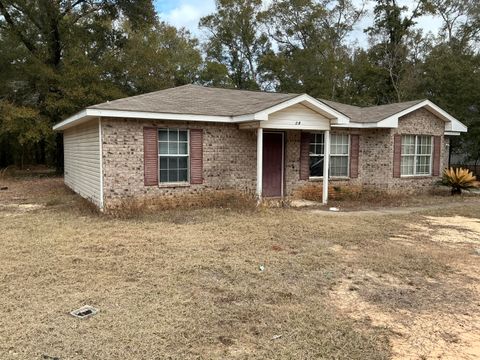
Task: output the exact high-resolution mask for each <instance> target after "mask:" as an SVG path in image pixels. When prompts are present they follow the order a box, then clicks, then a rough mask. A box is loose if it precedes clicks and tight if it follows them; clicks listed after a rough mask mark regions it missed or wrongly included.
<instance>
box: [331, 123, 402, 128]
mask: <svg viewBox="0 0 480 360" xmlns="http://www.w3.org/2000/svg"><path fill="white" fill-rule="evenodd" d="M332 127H333V128H345V129H348V128H352V129H391V128H395V127H397V126H392V125H391V124H387V123H385V124H380V123H355V122H351V123H350V124H341V125H338V124H333V125H332Z"/></svg>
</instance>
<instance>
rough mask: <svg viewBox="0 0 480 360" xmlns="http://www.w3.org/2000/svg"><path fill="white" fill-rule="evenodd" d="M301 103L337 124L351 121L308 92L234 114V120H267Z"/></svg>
mask: <svg viewBox="0 0 480 360" xmlns="http://www.w3.org/2000/svg"><path fill="white" fill-rule="evenodd" d="M300 103H303V104H304V105H306V106H308V107H309V108H310V109H312V110H314V111H316V112H318V113H320V114H322V115H324V116H325V117H327V118H329V119H330V120H331V121H333V122H334V123H336V124H348V123H349V122H350V119H349V118H348V117H347V116H345V115H343V114H342V113H340V112H338V111H336V110H334V109H332V108H331V107H330V106H328V105H326V104H324V103H322V102H321V101H318V100H317V99H315V98H313V97H311V96H310V95H307V94H303V95H299V96H296V97H294V98H293V99H290V100H287V101H284V102H282V103H280V104H277V105H274V106H272V107H270V108H268V109H265V110H262V111H259V112H257V113H255V114H250V115H242V116H234V117H233V121H234V122H243V121H252V120H264V121H266V120H268V115H270V114H272V113H275V112H277V111H280V110H283V109H286V108H288V107H290V106H293V105H296V104H300Z"/></svg>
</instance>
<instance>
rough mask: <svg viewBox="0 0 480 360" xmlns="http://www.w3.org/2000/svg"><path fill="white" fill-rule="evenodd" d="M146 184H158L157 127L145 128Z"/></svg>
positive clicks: (144, 157)
mask: <svg viewBox="0 0 480 360" xmlns="http://www.w3.org/2000/svg"><path fill="white" fill-rule="evenodd" d="M143 159H144V164H143V166H144V183H145V186H153V185H158V132H157V128H155V127H145V128H143Z"/></svg>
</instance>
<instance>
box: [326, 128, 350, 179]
mask: <svg viewBox="0 0 480 360" xmlns="http://www.w3.org/2000/svg"><path fill="white" fill-rule="evenodd" d="M336 135H347V154H332V137H333V136H336ZM332 157H347V175H336V176H334V175H331V176H330V178H331V179H349V178H350V134H330V161H329V162H328V173H329V174H331V173H332V161H331V160H332Z"/></svg>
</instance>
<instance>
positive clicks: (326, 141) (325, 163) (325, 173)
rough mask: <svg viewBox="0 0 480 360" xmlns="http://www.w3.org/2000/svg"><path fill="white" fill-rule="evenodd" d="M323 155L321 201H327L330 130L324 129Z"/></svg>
mask: <svg viewBox="0 0 480 360" xmlns="http://www.w3.org/2000/svg"><path fill="white" fill-rule="evenodd" d="M324 146H325V151H324V155H325V156H324V157H323V191H322V203H324V204H326V203H327V202H328V175H329V174H328V164H329V162H330V130H326V131H325V138H324Z"/></svg>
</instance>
